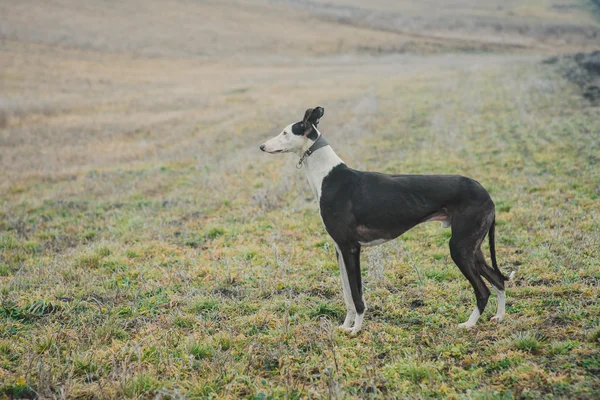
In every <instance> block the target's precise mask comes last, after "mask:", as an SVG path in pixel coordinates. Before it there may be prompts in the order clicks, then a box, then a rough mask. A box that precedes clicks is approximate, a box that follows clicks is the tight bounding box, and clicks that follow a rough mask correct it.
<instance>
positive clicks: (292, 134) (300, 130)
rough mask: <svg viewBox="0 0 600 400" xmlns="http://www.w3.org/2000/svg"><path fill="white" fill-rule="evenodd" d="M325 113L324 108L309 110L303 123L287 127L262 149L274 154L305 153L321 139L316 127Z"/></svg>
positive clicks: (263, 145) (262, 145)
mask: <svg viewBox="0 0 600 400" xmlns="http://www.w3.org/2000/svg"><path fill="white" fill-rule="evenodd" d="M324 112H325V110H324V109H323V107H315V108H309V109H308V110H306V112H305V113H304V118H303V119H302V121H299V122H296V123H295V124H289V125H288V126H286V127H285V128H284V129H283V131H282V132H281V133H280V134H279V135H277V136H275V137H274V138H273V139H269V140H267V141H266V142H265V143H263V144H261V145H260V149H261V150H262V151H266V152H267V153H272V154H273V153H288V152H290V151H291V152H295V153H302V152H304V151H305V150H306V149H308V148H309V147H310V145H311V144H312V143H313V142H314V141H315V140H317V138H318V137H319V133H318V132H317V129H316V127H317V125H318V124H319V119H321V117H322V116H323V113H324Z"/></svg>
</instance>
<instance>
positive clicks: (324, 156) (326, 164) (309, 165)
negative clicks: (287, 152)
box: [302, 133, 344, 202]
mask: <svg viewBox="0 0 600 400" xmlns="http://www.w3.org/2000/svg"><path fill="white" fill-rule="evenodd" d="M319 136H321V133H319ZM313 143H314V141H309V143H308V147H307V148H306V149H304V150H303V152H302V154H304V151H306V150H307V149H308V148H309V147H310V146H312V144H313ZM343 163H344V162H343V161H342V159H341V158H339V157H338V155H337V154H335V151H333V149H332V148H331V146H325V147H321V148H320V149H318V150H316V151H315V152H314V153H312V154H311V155H310V156H309V157H306V158H305V159H304V170H305V173H306V177H307V178H308V183H309V184H310V187H311V189H312V191H313V193H314V194H315V197H316V198H317V202H318V201H319V200H320V199H321V188H322V185H323V179H325V177H326V176H327V175H328V174H329V172H331V170H332V169H333V168H334V167H335V166H337V165H340V164H343Z"/></svg>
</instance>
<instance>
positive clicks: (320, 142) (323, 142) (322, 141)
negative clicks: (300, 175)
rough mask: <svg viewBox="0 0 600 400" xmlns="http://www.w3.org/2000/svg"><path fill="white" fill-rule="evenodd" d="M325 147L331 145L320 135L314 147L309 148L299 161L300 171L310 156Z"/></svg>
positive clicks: (297, 166)
mask: <svg viewBox="0 0 600 400" xmlns="http://www.w3.org/2000/svg"><path fill="white" fill-rule="evenodd" d="M325 146H329V143H327V140H325V138H324V137H323V135H319V137H318V138H317V140H315V142H314V143H313V144H312V146H310V147H309V148H308V150H306V151H305V152H304V154H303V155H302V157H301V158H300V161H298V164H297V165H296V168H298V169H300V168H302V164H304V160H306V158H307V157H308V156H310V155H311V154H312V153H314V152H315V151H317V150H319V149H320V148H321V147H325Z"/></svg>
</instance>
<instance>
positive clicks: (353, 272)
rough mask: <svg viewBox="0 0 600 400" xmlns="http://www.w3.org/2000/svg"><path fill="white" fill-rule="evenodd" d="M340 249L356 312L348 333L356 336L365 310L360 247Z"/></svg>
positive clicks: (353, 246) (351, 246) (343, 247)
mask: <svg viewBox="0 0 600 400" xmlns="http://www.w3.org/2000/svg"><path fill="white" fill-rule="evenodd" d="M340 249H341V253H342V258H343V260H344V266H345V267H346V274H347V276H348V283H349V286H350V293H351V295H352V301H353V303H354V310H355V312H356V317H355V319H354V326H353V327H352V329H351V330H350V333H352V334H356V333H358V332H359V331H360V329H361V327H362V321H363V317H364V314H365V310H366V306H365V301H364V299H363V290H362V277H361V275H360V245H359V244H356V245H350V246H342V247H340Z"/></svg>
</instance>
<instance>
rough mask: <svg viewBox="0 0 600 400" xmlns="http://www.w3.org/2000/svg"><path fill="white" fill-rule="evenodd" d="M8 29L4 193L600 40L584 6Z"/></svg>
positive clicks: (112, 13) (24, 6)
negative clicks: (482, 57)
mask: <svg viewBox="0 0 600 400" xmlns="http://www.w3.org/2000/svg"><path fill="white" fill-rule="evenodd" d="M0 15H1V17H0V18H1V19H0V21H1V25H0V40H1V42H0V43H1V47H0V62H1V65H2V68H1V71H0V73H1V75H0V84H1V87H0V89H1V92H0V96H1V97H0V124H1V126H2V136H1V140H2V150H1V151H2V158H1V161H0V163H1V164H0V168H1V170H0V171H1V173H2V174H3V175H5V176H6V177H7V179H6V180H5V181H4V182H3V183H2V185H3V186H6V185H7V184H8V183H11V182H14V180H15V179H20V178H22V177H26V176H29V175H41V176H45V175H53V174H55V173H58V174H68V173H75V172H78V171H81V170H82V168H83V169H85V168H91V167H99V166H104V165H114V163H135V162H136V161H139V160H145V161H148V160H150V159H156V158H158V159H163V158H165V157H176V158H180V157H189V156H192V155H201V154H203V153H204V152H206V151H207V149H208V148H209V147H210V145H209V144H208V143H209V142H211V141H212V142H214V138H212V139H209V138H208V137H207V136H206V134H205V133H203V134H201V131H203V130H205V129H203V128H201V127H200V126H203V127H209V126H210V127H211V128H210V130H212V129H215V130H218V131H219V136H220V137H222V136H223V133H224V132H231V131H232V130H235V125H236V122H237V121H242V120H244V119H248V117H249V116H252V117H254V118H255V117H258V116H260V117H262V118H264V119H266V120H272V121H273V123H275V124H278V125H281V124H284V125H285V124H287V123H288V122H290V121H293V120H295V119H298V118H299V116H301V114H302V111H303V110H304V109H306V108H308V107H309V106H310V105H313V103H315V102H316V103H319V102H326V101H327V100H330V99H333V98H336V97H342V96H343V94H342V93H343V92H348V91H352V90H354V89H355V88H358V89H359V90H363V89H364V88H365V87H367V86H368V85H369V84H373V82H376V81H377V80H378V79H380V78H382V77H383V76H382V74H384V75H385V74H386V73H395V74H398V73H402V70H403V69H411V68H413V69H414V68H417V69H420V68H422V67H421V66H420V65H419V64H424V66H423V68H428V67H429V66H433V68H436V69H438V70H444V69H449V68H452V67H453V66H458V67H461V66H462V65H466V66H468V65H469V64H472V63H473V59H474V58H473V57H450V58H440V57H439V56H438V57H437V58H436V57H435V55H441V54H443V55H448V54H459V55H461V56H463V55H472V54H498V55H505V56H506V58H508V57H509V55H510V56H514V55H517V56H518V55H521V56H528V57H529V56H531V55H532V54H542V55H544V54H549V55H555V54H562V53H574V52H578V51H586V50H593V49H597V46H598V42H599V41H600V36H599V35H600V24H599V23H598V19H597V18H596V15H595V10H594V9H593V4H592V2H585V1H578V0H573V1H562V2H558V1H552V0H548V1H546V0H543V1H517V0H515V1H497V0H484V1H477V2H475V1H468V0H464V1H462V0H453V1H419V2H413V1H403V0H399V1H397V0H393V1H392V0H390V1H386V0H374V1H370V2H368V4H364V2H362V1H354V0H333V1H318V0H315V1H308V0H307V1H304V0H289V1H286V0H269V1H267V0H253V1H242V0H239V1H237V0H226V1H183V0H182V1H171V0H168V1H154V0H149V1H135V0H134V1H127V2H116V1H115V2H112V1H107V2H80V1H70V0H56V1H35V0H23V1H18V2H12V1H2V2H0ZM409 55H422V56H424V55H427V57H421V58H415V57H414V56H412V57H411V56H409ZM500 57H501V56H500ZM490 58H491V57H487V59H490ZM399 95H400V93H399ZM328 111H329V110H328ZM282 118H283V119H282ZM290 118H291V119H290ZM217 125H219V126H220V127H219V128H218V129H217ZM271 128H272V126H264V125H263V126H262V127H261V131H260V132H258V131H254V132H251V133H250V135H251V136H247V137H246V138H245V140H244V141H260V140H261V137H262V136H260V135H264V134H266V133H267V132H269V133H273V132H272V131H270V129H271ZM206 130H209V129H206ZM267 136H268V135H267ZM239 145H240V146H244V145H245V143H239ZM228 151H229V152H230V151H231V149H229V150H228ZM230 155H231V154H230Z"/></svg>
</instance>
